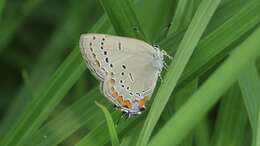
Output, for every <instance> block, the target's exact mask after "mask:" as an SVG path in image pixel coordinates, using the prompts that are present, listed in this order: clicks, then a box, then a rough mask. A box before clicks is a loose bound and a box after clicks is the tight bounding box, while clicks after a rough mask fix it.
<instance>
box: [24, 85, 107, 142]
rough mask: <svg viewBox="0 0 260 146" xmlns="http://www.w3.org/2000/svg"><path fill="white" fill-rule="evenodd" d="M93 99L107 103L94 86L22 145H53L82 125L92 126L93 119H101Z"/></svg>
mask: <svg viewBox="0 0 260 146" xmlns="http://www.w3.org/2000/svg"><path fill="white" fill-rule="evenodd" d="M95 100H99V101H100V102H101V103H102V104H107V105H108V102H107V100H106V99H105V98H104V97H103V96H102V95H101V93H100V92H99V89H98V88H94V89H92V90H91V91H89V92H88V93H87V94H86V95H85V96H83V97H81V98H79V99H78V100H77V101H76V102H75V103H73V104H72V105H71V106H69V107H67V108H66V110H64V111H63V112H61V113H59V115H58V116H56V117H55V118H54V119H52V120H50V121H48V122H47V123H46V124H45V125H44V126H43V127H41V128H40V129H39V130H37V131H36V132H34V134H33V135H31V136H30V137H29V138H27V139H26V141H25V142H24V145H25V146H26V145H37V146H46V145H48V146H55V145H58V144H59V143H60V142H62V141H63V140H65V139H66V138H68V137H69V136H70V135H71V134H73V133H74V132H75V131H76V130H78V129H79V128H80V127H82V126H83V125H85V127H87V128H91V127H93V125H95V120H98V121H99V120H102V119H103V116H102V115H101V113H100V112H98V108H97V107H96V106H95V105H94V101H95ZM86 107H88V108H86ZM64 121H66V123H64ZM65 124H66V125H65ZM53 131H55V132H53ZM44 137H46V138H44Z"/></svg>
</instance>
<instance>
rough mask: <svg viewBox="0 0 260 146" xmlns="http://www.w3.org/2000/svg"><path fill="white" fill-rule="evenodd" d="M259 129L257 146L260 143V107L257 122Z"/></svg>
mask: <svg viewBox="0 0 260 146" xmlns="http://www.w3.org/2000/svg"><path fill="white" fill-rule="evenodd" d="M257 123H258V124H257V131H256V146H259V145H260V124H259V123H260V108H259V110H258V122H257Z"/></svg>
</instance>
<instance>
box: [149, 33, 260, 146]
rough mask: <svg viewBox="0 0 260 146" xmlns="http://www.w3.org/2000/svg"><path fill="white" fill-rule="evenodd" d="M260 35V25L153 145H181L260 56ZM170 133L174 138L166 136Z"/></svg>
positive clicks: (153, 140)
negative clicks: (241, 73) (186, 136)
mask: <svg viewBox="0 0 260 146" xmlns="http://www.w3.org/2000/svg"><path fill="white" fill-rule="evenodd" d="M259 37H260V28H258V29H257V30H256V31H255V32H254V33H253V34H252V35H250V37H248V39H246V40H245V41H244V42H243V43H242V44H241V45H240V46H239V47H238V48H237V49H235V50H234V51H233V52H232V54H231V55H230V57H229V58H228V59H227V60H226V61H225V62H224V63H223V64H222V65H221V66H220V67H219V68H218V69H217V70H216V71H215V72H214V73H213V74H212V75H211V76H210V77H209V78H208V79H207V81H205V83H204V84H203V85H202V86H201V87H200V89H199V90H198V91H197V92H196V93H195V94H193V96H192V97H191V98H190V99H189V100H188V101H187V102H186V103H185V104H184V105H183V106H182V107H181V109H180V110H179V111H178V112H177V113H176V114H175V115H174V116H173V117H172V118H171V120H169V121H168V122H167V123H166V125H165V126H164V127H163V128H162V129H161V130H160V131H159V132H158V133H157V134H156V135H155V136H154V138H153V139H152V140H151V142H150V143H149V146H157V145H172V146H175V145H178V144H179V142H180V141H181V140H182V139H183V138H184V137H185V135H186V134H187V133H188V132H189V131H190V130H191V129H192V128H193V127H194V126H195V125H196V124H197V123H198V122H199V121H200V120H201V119H202V118H203V116H205V114H206V113H207V112H208V111H209V109H210V108H211V107H212V106H213V105H214V104H215V103H216V102H217V101H218V100H219V99H220V97H221V95H222V94H223V93H224V92H225V91H226V90H227V89H228V88H229V87H230V86H231V85H232V84H233V83H234V82H235V81H236V80H237V79H238V77H239V75H240V72H241V70H243V69H244V67H245V66H246V65H248V64H249V63H250V62H251V61H253V60H255V59H256V58H257V57H259V56H260V48H259V46H260V41H259V39H258V38H259ZM241 56H243V57H241ZM190 121H192V122H190ZM169 134H170V135H171V136H170V137H166V136H165V135H169Z"/></svg>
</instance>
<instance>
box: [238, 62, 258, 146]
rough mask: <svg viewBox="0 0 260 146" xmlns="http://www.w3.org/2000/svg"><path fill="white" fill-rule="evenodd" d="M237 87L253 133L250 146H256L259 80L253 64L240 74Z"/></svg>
mask: <svg viewBox="0 0 260 146" xmlns="http://www.w3.org/2000/svg"><path fill="white" fill-rule="evenodd" d="M239 86H240V88H241V91H242V95H243V98H244V102H245V105H246V108H247V112H248V116H249V120H250V124H251V128H252V132H253V142H252V143H253V144H252V146H257V145H256V141H257V139H256V138H257V127H258V125H259V123H257V122H258V119H259V117H258V115H259V113H258V112H259V109H260V98H259V97H260V90H259V89H260V78H259V75H258V72H257V68H256V66H255V63H254V62H252V63H251V64H250V65H248V66H247V67H246V68H245V71H244V72H243V73H242V74H241V76H240V78H239Z"/></svg>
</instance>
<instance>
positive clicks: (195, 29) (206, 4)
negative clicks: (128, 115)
mask: <svg viewBox="0 0 260 146" xmlns="http://www.w3.org/2000/svg"><path fill="white" fill-rule="evenodd" d="M219 2H220V0H214V1H211V0H204V1H203V2H202V3H201V5H200V7H199V8H198V10H197V12H196V14H195V16H194V18H193V20H192V22H191V24H190V26H189V28H188V30H187V32H186V33H185V35H184V38H183V40H182V42H181V43H180V46H179V48H178V51H177V53H176V55H175V58H174V61H173V62H172V63H171V64H170V66H169V70H168V72H167V73H166V75H165V80H164V82H163V83H162V84H161V86H160V87H159V90H158V92H157V94H156V96H155V99H154V102H153V104H152V107H151V109H150V111H149V114H148V117H147V119H146V121H145V124H144V127H143V129H142V132H141V133H140V136H139V139H138V142H137V145H138V146H145V145H146V144H147V143H148V141H149V138H150V136H151V134H152V131H153V129H154V127H155V125H156V123H157V121H158V119H159V117H160V115H161V113H162V111H163V108H164V107H165V105H166V103H167V101H168V99H169V97H170V95H171V93H172V91H173V89H174V88H175V86H176V84H177V82H178V80H179V78H180V77H181V74H182V72H183V70H184V68H185V66H186V64H187V63H188V61H189V59H190V57H191V55H192V52H193V50H194V49H195V47H196V45H197V43H198V41H199V39H200V37H201V36H202V33H203V31H204V30H205V28H206V26H207V24H208V23H209V20H210V19H211V17H212V15H213V13H214V11H215V10H216V8H217V7H218V4H219Z"/></svg>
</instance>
